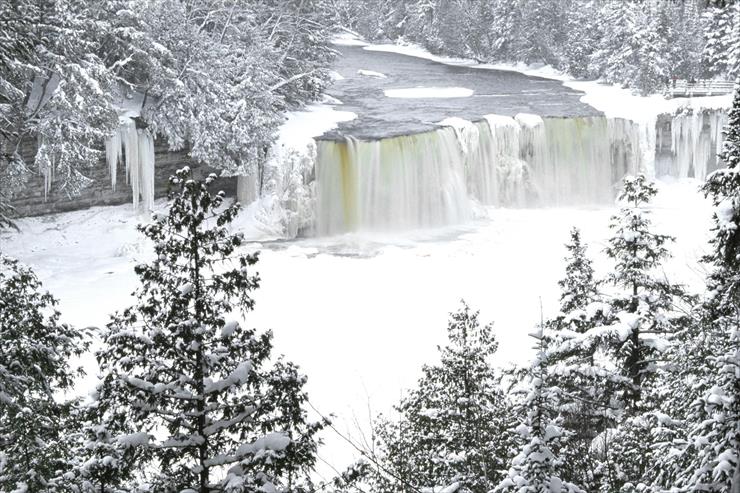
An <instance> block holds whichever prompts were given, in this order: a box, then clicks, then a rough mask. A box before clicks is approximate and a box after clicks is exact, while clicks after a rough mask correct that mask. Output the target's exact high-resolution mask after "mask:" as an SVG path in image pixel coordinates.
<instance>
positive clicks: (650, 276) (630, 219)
mask: <svg viewBox="0 0 740 493" xmlns="http://www.w3.org/2000/svg"><path fill="white" fill-rule="evenodd" d="M657 193H658V190H657V188H655V185H654V184H653V183H651V182H649V181H648V179H647V178H646V177H645V175H642V174H641V175H638V176H636V177H626V178H625V179H624V188H623V190H622V192H621V193H620V195H619V201H620V202H621V203H622V208H621V209H620V211H619V213H618V214H617V215H615V216H614V217H613V218H612V222H611V224H610V228H611V230H612V237H611V238H610V239H609V244H608V246H607V248H606V253H607V255H608V256H609V257H610V258H612V259H613V260H614V262H615V265H614V270H613V272H612V273H611V274H609V275H608V276H607V279H606V280H607V282H608V283H610V284H611V285H612V286H613V287H614V288H615V289H616V290H617V291H616V292H615V293H614V294H613V296H612V298H611V300H610V301H609V304H610V305H611V307H612V311H613V313H614V314H615V316H616V318H617V320H618V322H617V324H616V325H615V329H616V330H615V335H616V340H615V341H614V354H615V356H616V358H617V360H618V361H619V363H618V367H619V368H620V369H621V371H622V373H623V375H624V376H625V377H626V378H627V379H628V380H629V383H628V384H627V385H626V387H625V388H624V391H623V393H622V399H623V402H624V405H625V407H626V409H627V410H628V411H629V412H631V413H635V412H637V411H639V410H640V409H642V408H645V407H648V408H649V407H651V406H653V405H655V403H648V402H642V394H643V388H644V387H646V386H647V385H650V383H651V381H652V380H653V377H654V375H655V372H656V362H655V359H656V358H657V357H658V355H659V354H660V353H661V352H662V351H663V350H664V349H665V346H666V344H667V342H666V340H665V338H666V336H667V335H668V334H670V333H672V332H673V331H675V329H676V324H677V323H679V321H680V320H681V319H682V318H681V317H680V314H678V313H676V310H675V307H676V304H675V303H676V301H677V300H678V299H680V298H681V297H682V296H684V295H685V293H684V291H683V289H682V288H681V287H680V286H676V285H672V284H670V283H669V282H668V281H667V280H666V279H665V278H664V277H661V276H660V275H659V274H658V273H656V269H658V268H659V267H660V266H661V264H662V262H663V261H664V260H665V259H666V258H668V256H669V251H668V249H667V248H666V246H665V245H666V244H667V243H668V242H670V241H672V240H673V238H671V237H670V236H667V235H663V234H659V233H655V232H653V231H652V225H651V221H650V219H649V217H648V216H649V210H648V209H647V208H646V206H647V205H648V204H649V202H650V200H651V199H652V198H653V197H654V196H655V195H656V194H657Z"/></svg>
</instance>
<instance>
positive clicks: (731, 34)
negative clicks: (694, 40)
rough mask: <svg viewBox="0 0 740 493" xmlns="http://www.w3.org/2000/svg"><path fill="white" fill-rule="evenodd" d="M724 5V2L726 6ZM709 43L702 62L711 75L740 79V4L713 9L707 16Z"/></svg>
mask: <svg viewBox="0 0 740 493" xmlns="http://www.w3.org/2000/svg"><path fill="white" fill-rule="evenodd" d="M723 3H724V2H723ZM703 21H704V22H703V25H704V37H705V39H706V43H705V45H704V47H703V50H702V61H703V64H704V67H705V70H706V71H707V73H708V74H709V75H713V76H720V77H732V76H735V77H737V76H738V75H740V74H738V73H737V63H738V56H739V55H738V50H740V4H738V3H737V2H726V3H725V4H724V5H721V6H719V5H717V6H712V7H710V8H708V9H707V10H706V12H705V13H704V15H703Z"/></svg>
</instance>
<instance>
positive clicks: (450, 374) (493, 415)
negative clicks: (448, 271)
mask: <svg viewBox="0 0 740 493" xmlns="http://www.w3.org/2000/svg"><path fill="white" fill-rule="evenodd" d="M447 333H448V339H449V342H448V344H447V346H445V347H443V348H439V352H440V359H441V361H440V363H439V364H437V365H428V366H424V368H423V373H424V375H423V376H422V378H421V379H420V380H419V382H418V384H417V387H416V388H414V389H412V390H411V391H410V392H409V394H408V395H407V396H406V397H405V398H404V399H403V400H402V401H401V403H400V404H399V405H398V406H397V408H396V410H397V411H398V413H399V416H400V419H399V420H398V421H397V422H392V421H388V420H385V421H382V422H381V424H380V425H379V426H378V429H377V436H378V437H379V439H380V442H381V443H380V446H381V447H380V448H381V457H380V463H381V465H382V466H383V469H384V470H383V471H380V474H379V475H378V477H377V478H376V484H375V486H376V487H377V489H379V490H382V491H391V490H393V489H396V490H408V489H409V488H416V489H418V488H423V487H434V488H447V487H455V488H456V491H460V492H474V493H486V492H488V491H489V490H491V489H492V488H493V487H494V486H495V485H496V484H498V482H499V481H500V480H501V477H502V472H503V471H504V470H505V467H506V460H507V458H508V457H509V456H510V454H511V451H512V447H513V445H514V442H513V436H512V435H511V434H510V433H509V431H508V430H509V429H510V419H511V416H510V406H509V404H508V401H507V399H506V397H505V396H504V393H503V391H502V389H501V387H500V386H499V377H498V375H497V373H496V372H495V370H494V368H493V367H492V366H491V361H490V359H491V357H492V356H493V355H494V354H495V353H496V350H497V348H498V343H497V342H496V340H495V338H494V336H493V333H492V327H491V325H485V326H481V325H480V324H479V322H478V312H473V311H472V310H470V308H468V306H467V305H465V304H463V306H462V308H461V309H460V310H458V311H457V312H455V313H453V314H451V318H450V321H449V324H448V327H447ZM387 472H390V473H391V474H390V476H389V475H388V474H387Z"/></svg>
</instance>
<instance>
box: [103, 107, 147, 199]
mask: <svg viewBox="0 0 740 493" xmlns="http://www.w3.org/2000/svg"><path fill="white" fill-rule="evenodd" d="M105 156H106V161H107V163H108V169H109V171H110V180H111V186H112V187H113V190H115V189H116V183H117V181H118V164H119V163H123V164H124V166H125V169H126V181H127V183H130V184H131V190H132V195H133V203H134V208H135V209H139V204H140V203H141V209H142V210H144V211H148V210H150V209H151V208H152V204H153V203H154V139H153V138H152V135H151V133H150V132H149V131H148V130H146V129H141V128H136V123H135V122H134V120H133V119H131V118H122V119H121V122H120V125H119V126H118V129H117V130H116V132H115V133H114V134H113V136H112V137H111V138H109V139H108V140H107V141H106V142H105Z"/></svg>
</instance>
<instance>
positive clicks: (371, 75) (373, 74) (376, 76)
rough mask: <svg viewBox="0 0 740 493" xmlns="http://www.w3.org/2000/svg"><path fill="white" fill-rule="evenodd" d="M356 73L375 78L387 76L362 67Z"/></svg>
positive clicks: (385, 77)
mask: <svg viewBox="0 0 740 493" xmlns="http://www.w3.org/2000/svg"><path fill="white" fill-rule="evenodd" d="M357 75H362V76H364V77H374V78H376V79H387V78H388V77H387V76H386V75H385V74H381V73H380V72H375V71H374V70H364V69H360V70H358V71H357Z"/></svg>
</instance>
